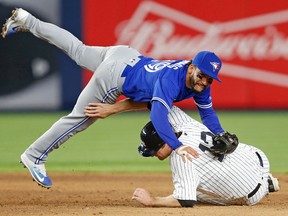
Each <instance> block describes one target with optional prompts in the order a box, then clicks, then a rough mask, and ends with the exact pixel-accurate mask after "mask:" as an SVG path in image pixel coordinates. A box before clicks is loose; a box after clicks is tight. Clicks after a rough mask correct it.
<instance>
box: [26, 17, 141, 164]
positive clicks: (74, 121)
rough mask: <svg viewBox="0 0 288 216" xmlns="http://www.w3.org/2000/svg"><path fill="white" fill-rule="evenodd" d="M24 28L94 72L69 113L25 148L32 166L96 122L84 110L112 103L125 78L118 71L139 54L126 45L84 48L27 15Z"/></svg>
mask: <svg viewBox="0 0 288 216" xmlns="http://www.w3.org/2000/svg"><path fill="white" fill-rule="evenodd" d="M25 27H26V28H27V29H28V30H29V31H30V32H31V33H32V34H33V35H35V36H36V37H38V38H40V39H43V40H46V41H47V42H49V43H50V44H53V45H55V46H56V47H58V48H59V49H61V50H63V52H65V53H66V54H67V55H68V56H69V57H70V58H71V59H73V60H74V61H75V62H76V63H77V64H78V65H79V66H81V67H82V68H85V69H88V70H90V71H92V72H94V74H93V76H92V78H91V80H90V81H89V83H88V84H87V86H86V87H85V88H84V89H83V91H82V92H81V94H80V96H79V98H78V99H77V102H76V104H75V106H74V108H73V110H72V112H71V113H70V114H69V115H67V116H64V117H62V118H61V119H59V120H58V121H57V122H55V123H54V124H53V125H52V127H51V128H50V129H48V130H47V131H46V132H45V133H44V134H43V135H42V136H40V137H39V138H38V139H37V140H36V141H35V142H34V143H32V144H31V145H30V146H29V147H28V148H27V149H26V151H25V153H26V155H27V156H28V158H29V159H30V160H32V161H34V162H35V163H36V164H41V163H45V162H46V161H47V157H48V154H49V153H50V152H51V151H52V150H53V149H55V148H58V147H59V146H60V145H61V144H63V143H64V142H65V141H67V140H68V139H69V138H70V137H71V136H73V135H75V134H76V133H78V132H80V131H83V130H84V129H86V128H88V127H89V126H90V125H91V124H92V123H94V122H95V121H96V120H97V118H89V117H87V116H85V114H84V108H85V106H87V105H88V103H92V102H102V103H115V101H116V100H117V98H118V97H119V95H120V94H121V90H122V84H123V82H124V79H125V78H122V77H121V74H122V72H123V70H124V69H125V67H126V66H127V65H130V66H134V65H135V64H136V63H137V62H138V61H139V58H138V56H140V53H139V52H138V51H136V50H135V49H132V48H129V47H128V46H111V47H100V46H87V45H84V44H83V43H82V42H81V41H80V40H78V39H77V38H76V37H75V36H73V35H72V34H71V33H70V32H68V31H66V30H64V29H62V28H59V27H58V26H55V25H53V24H50V23H46V22H43V21H40V20H39V19H37V18H35V17H34V16H32V15H29V16H28V18H27V20H26V22H25ZM131 59H133V62H131ZM135 59H136V60H135Z"/></svg>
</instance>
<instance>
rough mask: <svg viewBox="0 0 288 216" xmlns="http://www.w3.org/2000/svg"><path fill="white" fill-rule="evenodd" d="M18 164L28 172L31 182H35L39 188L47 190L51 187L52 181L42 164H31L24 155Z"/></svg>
mask: <svg viewBox="0 0 288 216" xmlns="http://www.w3.org/2000/svg"><path fill="white" fill-rule="evenodd" d="M20 163H22V164H23V166H24V167H26V168H27V169H28V170H29V172H30V174H31V175H32V177H33V180H35V181H36V182H37V183H38V184H39V185H40V186H42V187H44V188H48V189H49V188H50V187H51V186H52V181H51V179H50V178H49V176H48V175H47V173H46V169H45V165H44V164H35V163H33V162H32V161H31V160H29V158H28V157H27V156H26V154H25V153H23V154H22V155H21V161H20Z"/></svg>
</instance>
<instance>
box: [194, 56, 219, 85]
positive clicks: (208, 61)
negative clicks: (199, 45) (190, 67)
mask: <svg viewBox="0 0 288 216" xmlns="http://www.w3.org/2000/svg"><path fill="white" fill-rule="evenodd" d="M192 64H194V65H195V66H196V67H197V68H199V70H200V71H201V72H203V73H204V74H206V75H207V76H210V77H212V78H213V79H216V80H217V81H219V82H222V81H221V80H220V79H219V78H218V76H217V75H218V73H219V71H220V69H221V67H222V62H221V60H220V58H219V57H218V56H216V55H215V53H213V52H209V51H202V52H199V53H197V55H196V56H195V58H194V59H193V60H192Z"/></svg>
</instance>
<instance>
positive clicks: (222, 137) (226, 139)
mask: <svg viewBox="0 0 288 216" xmlns="http://www.w3.org/2000/svg"><path fill="white" fill-rule="evenodd" d="M238 143H239V142H238V138H237V136H236V135H235V134H230V133H229V132H223V133H220V134H217V135H215V136H214V137H213V146H212V147H211V148H210V152H211V153H212V154H213V155H215V156H217V157H219V156H222V155H225V154H231V153H232V152H234V151H235V149H236V148H237V146H238Z"/></svg>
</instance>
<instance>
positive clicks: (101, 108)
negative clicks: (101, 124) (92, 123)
mask: <svg viewBox="0 0 288 216" xmlns="http://www.w3.org/2000/svg"><path fill="white" fill-rule="evenodd" d="M84 113H85V115H86V116H89V117H97V118H102V119H104V118H106V117H108V116H109V115H111V114H113V106H112V105H111V104H104V103H89V104H88V106H86V107H85V108H84Z"/></svg>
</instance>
